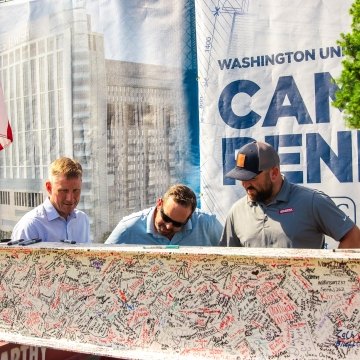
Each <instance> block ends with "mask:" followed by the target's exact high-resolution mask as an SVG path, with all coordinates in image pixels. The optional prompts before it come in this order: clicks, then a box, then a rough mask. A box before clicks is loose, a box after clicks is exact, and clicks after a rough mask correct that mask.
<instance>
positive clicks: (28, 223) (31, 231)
mask: <svg viewBox="0 0 360 360" xmlns="http://www.w3.org/2000/svg"><path fill="white" fill-rule="evenodd" d="M37 238H41V236H40V234H39V232H38V230H37V226H36V223H35V220H34V219H28V218H26V217H24V218H22V219H20V221H19V222H18V223H17V224H16V225H15V227H14V229H13V231H12V234H11V240H19V239H24V240H30V239H37Z"/></svg>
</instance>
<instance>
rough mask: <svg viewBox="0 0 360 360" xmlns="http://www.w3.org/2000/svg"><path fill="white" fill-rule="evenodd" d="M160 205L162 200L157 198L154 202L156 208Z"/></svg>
mask: <svg viewBox="0 0 360 360" xmlns="http://www.w3.org/2000/svg"><path fill="white" fill-rule="evenodd" d="M162 204H163V199H162V198H158V199H157V200H156V207H161V206H162Z"/></svg>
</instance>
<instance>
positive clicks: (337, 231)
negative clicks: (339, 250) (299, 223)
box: [313, 191, 355, 241]
mask: <svg viewBox="0 0 360 360" xmlns="http://www.w3.org/2000/svg"><path fill="white" fill-rule="evenodd" d="M313 214H314V219H315V221H316V223H317V226H318V227H319V231H320V232H322V233H323V234H325V235H327V236H330V237H332V238H333V239H334V240H336V241H339V240H340V239H341V238H342V237H343V236H344V235H345V234H346V233H347V232H349V231H350V230H351V229H352V228H353V227H354V226H355V223H354V222H353V221H352V220H351V219H350V218H349V217H348V216H347V215H346V214H345V213H344V212H343V211H342V210H341V209H340V208H338V207H337V206H336V204H335V203H334V201H333V200H332V199H331V198H330V197H329V196H328V195H326V194H324V193H323V192H321V191H315V192H314V196H313Z"/></svg>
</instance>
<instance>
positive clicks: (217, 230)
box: [209, 215, 223, 246]
mask: <svg viewBox="0 0 360 360" xmlns="http://www.w3.org/2000/svg"><path fill="white" fill-rule="evenodd" d="M210 226H211V229H210V231H209V233H210V234H211V237H210V242H211V245H212V246H218V245H219V239H220V237H221V233H222V231H223V226H222V225H221V223H220V221H219V220H218V219H217V217H216V216H215V215H212V222H211V225H210Z"/></svg>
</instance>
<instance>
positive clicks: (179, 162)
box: [106, 60, 187, 225]
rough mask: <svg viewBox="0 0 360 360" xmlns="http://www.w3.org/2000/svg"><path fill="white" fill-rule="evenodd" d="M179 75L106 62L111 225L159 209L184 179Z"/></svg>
mask: <svg viewBox="0 0 360 360" xmlns="http://www.w3.org/2000/svg"><path fill="white" fill-rule="evenodd" d="M175 74H176V71H175V70H173V69H164V67H163V66H155V65H146V64H135V63H126V62H119V61H110V60H108V61H106V84H107V107H108V109H107V130H108V134H107V138H108V144H109V146H108V181H109V183H108V189H109V198H110V194H113V196H111V199H112V202H111V203H110V205H109V207H110V213H109V217H110V224H113V225H116V224H117V223H118V221H119V220H120V219H121V218H122V217H123V216H125V215H127V214H129V213H130V212H133V211H136V210H139V209H141V208H145V207H149V206H153V205H154V204H155V201H156V198H157V197H159V196H161V195H162V194H163V193H164V191H165V190H166V188H167V187H168V186H169V184H171V183H174V182H176V181H178V179H180V178H181V177H182V175H183V172H184V168H185V162H186V161H185V159H186V151H187V141H186V126H185V125H184V115H183V112H184V104H183V101H182V100H181V99H182V91H181V87H180V86H176V84H177V83H178V82H179V80H180V79H179V78H178V79H176V75H175ZM176 89H177V90H176ZM114 195H115V196H114Z"/></svg>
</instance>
